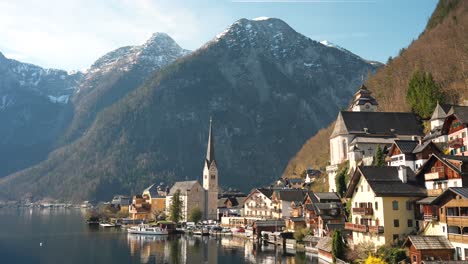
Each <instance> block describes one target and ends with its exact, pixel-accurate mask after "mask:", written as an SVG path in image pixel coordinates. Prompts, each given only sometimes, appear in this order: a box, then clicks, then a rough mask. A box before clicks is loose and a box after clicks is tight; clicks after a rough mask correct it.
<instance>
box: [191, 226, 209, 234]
mask: <svg viewBox="0 0 468 264" xmlns="http://www.w3.org/2000/svg"><path fill="white" fill-rule="evenodd" d="M193 234H194V235H199V236H208V235H210V230H209V229H208V228H207V227H200V228H196V229H194V230H193Z"/></svg>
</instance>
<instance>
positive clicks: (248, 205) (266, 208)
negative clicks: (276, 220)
mask: <svg viewBox="0 0 468 264" xmlns="http://www.w3.org/2000/svg"><path fill="white" fill-rule="evenodd" d="M273 191H274V190H273V189H266V188H258V189H255V190H253V191H252V192H251V193H250V194H249V195H248V196H247V198H245V200H244V216H246V217H260V218H266V219H268V218H273V212H274V209H275V208H274V207H273V202H272V200H271V195H272V194H273Z"/></svg>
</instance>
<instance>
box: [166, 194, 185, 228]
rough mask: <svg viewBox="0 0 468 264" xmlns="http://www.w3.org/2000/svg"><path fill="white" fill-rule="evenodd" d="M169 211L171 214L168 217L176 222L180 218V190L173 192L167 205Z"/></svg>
mask: <svg viewBox="0 0 468 264" xmlns="http://www.w3.org/2000/svg"><path fill="white" fill-rule="evenodd" d="M169 212H170V214H171V215H170V219H171V220H172V221H173V222H176V223H178V222H179V221H180V220H181V219H182V217H183V215H182V200H181V199H180V190H177V191H176V192H175V193H174V196H172V203H171V206H170V207H169Z"/></svg>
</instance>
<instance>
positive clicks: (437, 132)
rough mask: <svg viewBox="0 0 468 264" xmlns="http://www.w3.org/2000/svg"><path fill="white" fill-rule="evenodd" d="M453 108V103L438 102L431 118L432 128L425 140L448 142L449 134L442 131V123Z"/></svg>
mask: <svg viewBox="0 0 468 264" xmlns="http://www.w3.org/2000/svg"><path fill="white" fill-rule="evenodd" d="M451 108H452V105H449V104H439V103H437V105H436V108H435V109H434V112H433V113H432V116H431V119H430V122H431V123H430V124H431V130H430V131H429V133H428V134H427V135H426V136H424V141H433V142H447V135H446V134H443V133H442V125H443V124H444V121H445V118H446V117H447V115H448V112H449V111H450V109H451Z"/></svg>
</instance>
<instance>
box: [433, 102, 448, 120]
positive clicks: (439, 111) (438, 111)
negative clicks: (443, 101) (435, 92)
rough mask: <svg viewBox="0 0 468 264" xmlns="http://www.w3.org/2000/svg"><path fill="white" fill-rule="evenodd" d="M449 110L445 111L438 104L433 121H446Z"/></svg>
mask: <svg viewBox="0 0 468 264" xmlns="http://www.w3.org/2000/svg"><path fill="white" fill-rule="evenodd" d="M449 110H450V107H448V109H444V108H442V106H441V105H440V104H439V103H437V105H436V108H435V109H434V112H433V113H432V116H431V120H438V119H445V118H446V117H447V112H448V111H449Z"/></svg>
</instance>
